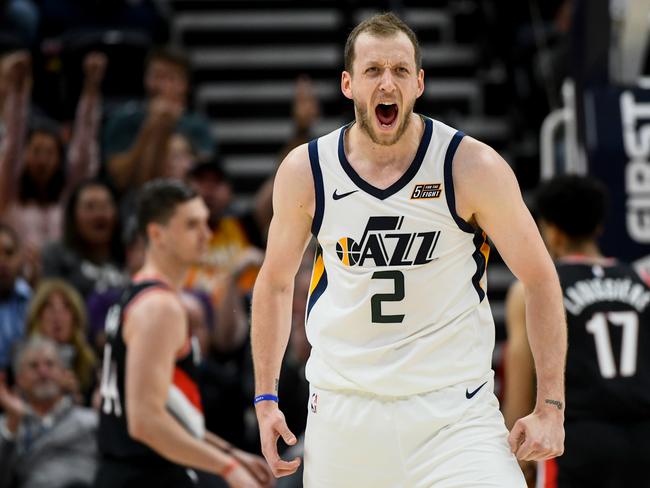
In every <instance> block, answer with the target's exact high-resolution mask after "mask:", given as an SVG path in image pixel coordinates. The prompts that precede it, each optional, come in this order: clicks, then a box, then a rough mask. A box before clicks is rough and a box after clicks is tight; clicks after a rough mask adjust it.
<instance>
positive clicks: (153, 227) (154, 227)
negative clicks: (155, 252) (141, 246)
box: [147, 222, 161, 242]
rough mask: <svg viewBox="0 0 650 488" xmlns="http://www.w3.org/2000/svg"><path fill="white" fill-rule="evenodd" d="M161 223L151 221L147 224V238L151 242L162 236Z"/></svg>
mask: <svg viewBox="0 0 650 488" xmlns="http://www.w3.org/2000/svg"><path fill="white" fill-rule="evenodd" d="M160 231H161V228H160V225H159V224H157V223H155V222H149V224H147V239H148V240H149V242H155V241H156V240H158V239H159V238H160Z"/></svg>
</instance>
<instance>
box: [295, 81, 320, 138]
mask: <svg viewBox="0 0 650 488" xmlns="http://www.w3.org/2000/svg"><path fill="white" fill-rule="evenodd" d="M292 113H293V121H294V124H295V125H296V130H297V131H298V132H303V131H308V130H309V129H310V128H311V127H312V125H314V122H315V121H316V119H318V117H320V104H319V102H318V98H316V93H315V90H314V84H313V83H312V81H311V78H309V76H307V75H301V76H299V77H298V80H297V81H296V93H295V96H294V99H293V110H292Z"/></svg>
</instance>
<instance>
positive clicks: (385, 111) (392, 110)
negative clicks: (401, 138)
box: [375, 103, 399, 129]
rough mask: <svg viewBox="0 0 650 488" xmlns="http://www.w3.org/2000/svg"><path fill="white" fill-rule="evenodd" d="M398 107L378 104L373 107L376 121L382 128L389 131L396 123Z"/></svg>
mask: <svg viewBox="0 0 650 488" xmlns="http://www.w3.org/2000/svg"><path fill="white" fill-rule="evenodd" d="M398 111H399V110H398V107H397V104H396V103H380V104H379V105H377V106H376V107H375V114H376V115H377V120H378V121H379V125H380V126H381V127H382V128H385V129H390V128H392V127H393V125H395V121H397V112H398Z"/></svg>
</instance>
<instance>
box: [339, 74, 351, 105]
mask: <svg viewBox="0 0 650 488" xmlns="http://www.w3.org/2000/svg"><path fill="white" fill-rule="evenodd" d="M341 91H342V92H343V95H345V98H349V99H350V100H352V74H350V73H349V72H347V71H344V72H343V73H341Z"/></svg>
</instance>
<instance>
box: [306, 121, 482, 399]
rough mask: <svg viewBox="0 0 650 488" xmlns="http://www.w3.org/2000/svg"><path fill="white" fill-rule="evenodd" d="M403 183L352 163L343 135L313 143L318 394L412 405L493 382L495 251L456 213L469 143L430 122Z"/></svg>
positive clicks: (312, 361)
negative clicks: (462, 151) (381, 179)
mask: <svg viewBox="0 0 650 488" xmlns="http://www.w3.org/2000/svg"><path fill="white" fill-rule="evenodd" d="M423 120H424V122H425V130H424V134H423V136H422V140H421V142H420V146H419V148H418V151H417V154H416V156H415V159H414V160H413V162H412V163H411V165H410V167H409V168H408V169H407V170H406V172H405V173H404V175H403V176H402V177H401V178H400V179H399V180H398V181H397V182H396V183H395V184H393V185H391V186H390V187H388V188H386V189H384V190H380V189H378V188H376V187H374V186H372V185H370V184H369V183H367V182H366V181H365V180H363V179H362V178H361V177H360V176H359V175H358V174H357V173H356V172H355V170H354V169H353V168H352V166H351V165H350V164H349V162H348V161H347V158H346V156H345V150H344V143H343V141H344V133H345V130H346V129H347V127H343V128H341V129H338V130H336V131H334V132H332V133H330V134H328V135H326V136H324V137H321V138H319V139H317V140H315V141H312V142H311V143H310V144H309V158H310V163H311V167H312V173H313V175H314V184H315V190H316V207H315V214H314V220H313V225H312V232H313V233H314V235H315V236H316V238H317V239H318V245H319V246H318V250H317V254H316V259H315V263H314V270H313V274H312V281H311V286H310V292H309V300H308V304H307V319H306V327H307V337H308V339H309V342H310V343H311V345H312V352H311V356H310V358H309V361H308V363H307V371H306V373H307V379H308V380H309V381H310V382H311V383H312V384H313V385H314V386H316V387H319V388H323V389H330V390H351V391H360V392H367V393H371V394H376V395H385V396H404V395H413V394H419V393H424V392H429V391H433V390H438V389H441V388H445V387H447V386H451V385H455V384H458V383H462V382H465V381H471V380H474V379H479V378H483V377H485V376H486V375H489V374H490V373H491V359H492V350H493V348H494V322H493V319H492V314H491V311H490V307H489V304H488V300H487V297H486V296H485V292H486V286H487V283H486V276H485V268H486V264H487V258H488V254H489V246H488V244H487V238H486V235H485V233H484V232H482V231H481V230H480V229H479V230H475V229H474V228H473V227H472V226H471V225H469V224H468V223H467V222H465V221H464V220H463V219H461V218H460V217H459V216H458V215H457V214H456V211H455V199H454V187H453V181H452V161H453V158H454V153H455V151H456V148H457V147H458V145H459V143H460V141H461V139H462V137H463V134H462V133H461V132H457V131H456V130H454V129H452V128H451V127H448V126H446V125H445V124H443V123H441V122H438V121H435V120H431V119H429V118H423Z"/></svg>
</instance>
